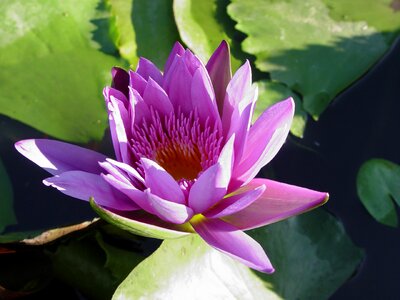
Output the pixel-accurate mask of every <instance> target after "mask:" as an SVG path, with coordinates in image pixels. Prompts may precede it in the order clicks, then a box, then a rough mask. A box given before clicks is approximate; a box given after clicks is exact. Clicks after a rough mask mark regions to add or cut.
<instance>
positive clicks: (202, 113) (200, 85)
mask: <svg viewBox="0 0 400 300" xmlns="http://www.w3.org/2000/svg"><path fill="white" fill-rule="evenodd" d="M191 98H192V105H193V107H194V108H195V109H197V112H198V114H199V117H200V119H201V120H202V121H203V122H205V121H206V119H207V118H210V119H211V120H212V123H214V122H215V121H219V122H218V123H219V124H220V123H221V121H220V120H221V119H220V116H219V113H218V107H217V104H216V102H215V95H214V91H213V87H212V84H211V80H210V78H209V77H208V74H207V71H206V70H205V69H204V67H200V68H198V69H197V70H196V71H195V73H194V75H193V80H192V86H191Z"/></svg>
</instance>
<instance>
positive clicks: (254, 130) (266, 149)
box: [233, 98, 294, 183]
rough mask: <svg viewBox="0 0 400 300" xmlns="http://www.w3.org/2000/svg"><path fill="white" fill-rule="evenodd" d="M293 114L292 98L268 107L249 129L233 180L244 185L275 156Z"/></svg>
mask: <svg viewBox="0 0 400 300" xmlns="http://www.w3.org/2000/svg"><path fill="white" fill-rule="evenodd" d="M293 114H294V102H293V99H292V98H289V99H287V100H285V101H281V102H279V103H277V104H275V105H273V106H271V107H270V108H268V109H267V110H266V111H265V112H264V113H263V114H262V115H261V116H260V117H259V118H258V119H257V121H256V122H255V124H254V125H253V126H252V127H251V128H250V130H249V134H248V138H247V141H246V144H245V148H244V152H243V155H242V157H241V160H240V162H237V163H236V164H235V168H234V172H233V174H234V175H233V177H234V178H235V179H236V180H237V181H239V182H242V183H243V182H244V183H247V182H248V181H249V180H251V179H253V178H254V176H256V175H257V173H258V172H259V171H260V169H261V168H262V167H263V166H265V165H266V164H267V163H268V162H270V161H271V159H272V158H273V157H274V156H275V155H276V153H277V152H278V151H279V149H280V148H281V147H282V145H283V143H284V142H285V140H286V137H287V135H288V133H289V130H290V125H291V123H292V119H293Z"/></svg>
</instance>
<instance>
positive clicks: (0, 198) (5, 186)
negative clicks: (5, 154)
mask: <svg viewBox="0 0 400 300" xmlns="http://www.w3.org/2000/svg"><path fill="white" fill-rule="evenodd" d="M0 191H1V192H0V234H1V233H2V232H3V231H4V229H5V228H6V227H7V226H8V225H13V224H16V222H17V219H16V217H15V213H14V208H13V191H12V186H11V182H10V180H9V178H8V176H7V172H6V170H5V168H4V165H3V163H2V161H1V159H0Z"/></svg>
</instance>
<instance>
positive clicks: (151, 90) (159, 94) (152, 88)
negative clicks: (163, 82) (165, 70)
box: [143, 78, 174, 116]
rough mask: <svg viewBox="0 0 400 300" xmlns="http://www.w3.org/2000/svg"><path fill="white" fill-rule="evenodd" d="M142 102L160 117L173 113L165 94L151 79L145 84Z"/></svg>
mask: <svg viewBox="0 0 400 300" xmlns="http://www.w3.org/2000/svg"><path fill="white" fill-rule="evenodd" d="M143 100H144V101H145V102H146V104H147V106H148V107H153V108H154V110H156V111H158V112H159V113H160V114H161V115H166V116H168V115H169V114H170V113H171V112H173V111H174V108H173V106H172V104H171V101H169V98H168V96H167V94H166V93H165V91H164V90H163V89H162V88H161V87H160V86H159V85H158V84H157V82H155V81H154V80H153V79H152V78H149V81H148V82H147V86H146V89H145V90H144V93H143Z"/></svg>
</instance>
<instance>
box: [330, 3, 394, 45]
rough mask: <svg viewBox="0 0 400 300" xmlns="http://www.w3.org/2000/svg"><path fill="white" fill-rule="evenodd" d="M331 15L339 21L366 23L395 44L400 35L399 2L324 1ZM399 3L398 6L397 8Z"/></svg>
mask: <svg viewBox="0 0 400 300" xmlns="http://www.w3.org/2000/svg"><path fill="white" fill-rule="evenodd" d="M323 2H324V3H325V4H326V5H327V6H328V7H329V15H330V16H331V17H332V18H334V19H335V20H338V21H366V22H367V23H368V25H370V26H373V27H375V28H376V29H378V30H379V31H380V32H382V33H383V34H384V35H385V36H386V38H387V41H388V42H389V43H390V42H393V40H394V39H395V38H396V36H397V35H398V34H399V33H400V5H399V1H397V0H352V1H348V0H323ZM396 3H397V6H396Z"/></svg>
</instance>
